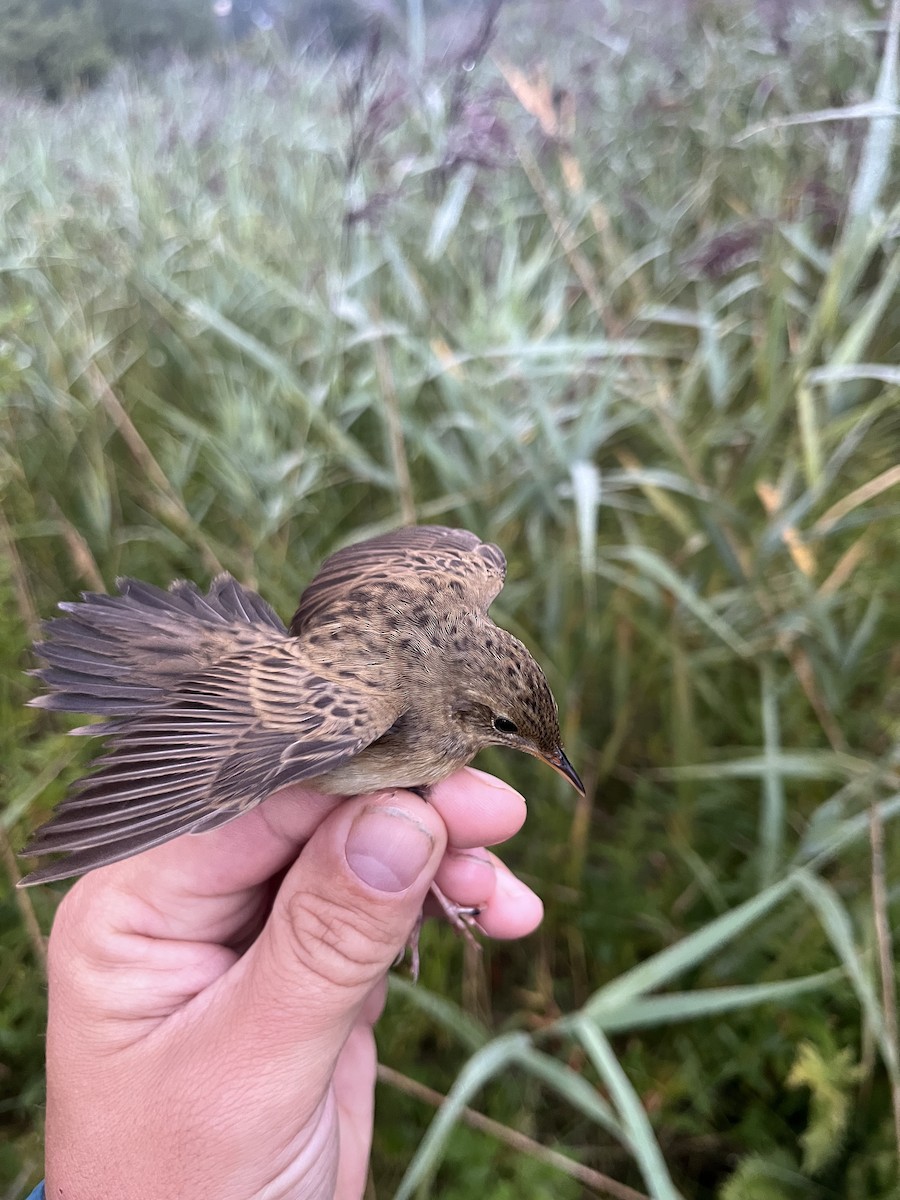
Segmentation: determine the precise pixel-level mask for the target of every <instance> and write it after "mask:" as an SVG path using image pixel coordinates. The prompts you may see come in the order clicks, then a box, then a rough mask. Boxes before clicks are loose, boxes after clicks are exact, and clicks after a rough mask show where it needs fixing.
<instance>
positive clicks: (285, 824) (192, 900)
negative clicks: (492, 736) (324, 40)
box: [92, 768, 525, 944]
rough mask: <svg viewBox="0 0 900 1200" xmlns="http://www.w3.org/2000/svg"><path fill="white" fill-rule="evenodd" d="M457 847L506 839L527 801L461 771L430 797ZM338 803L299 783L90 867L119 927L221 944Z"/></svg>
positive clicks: (495, 781) (518, 823)
mask: <svg viewBox="0 0 900 1200" xmlns="http://www.w3.org/2000/svg"><path fill="white" fill-rule="evenodd" d="M429 799H432V801H433V805H434V808H435V810H436V811H437V812H438V814H439V815H440V817H441V819H442V820H443V821H444V823H445V825H446V826H447V829H448V833H449V837H450V841H451V844H453V845H454V846H458V847H466V846H479V845H493V844H495V843H496V842H498V841H502V840H504V839H505V838H507V837H511V836H512V834H514V833H515V832H516V831H517V830H518V829H519V828H520V826H521V824H522V822H523V820H524V816H525V802H524V800H523V799H522V797H521V796H520V795H519V794H518V792H515V791H514V790H513V789H512V788H510V787H508V786H507V785H506V784H504V783H502V782H501V781H500V780H499V779H496V778H494V776H491V775H485V774H484V772H481V771H475V770H473V769H471V768H463V769H462V770H460V771H457V772H456V773H455V774H454V775H451V776H450V777H449V778H448V779H445V780H444V781H443V782H442V783H440V784H437V785H436V786H435V787H434V788H433V789H431V791H430V793H429ZM340 803H341V798H340V797H335V796H323V795H322V794H321V793H319V792H313V791H310V790H309V789H306V788H303V787H302V786H299V785H293V786H291V787H288V788H284V789H283V790H282V791H280V792H276V793H275V794H273V795H272V796H270V797H269V798H268V799H267V800H265V801H263V803H262V804H261V805H260V806H259V807H258V808H255V809H253V810H251V811H250V812H248V813H245V814H244V815H243V816H241V817H238V818H236V819H235V820H234V821H232V822H230V823H229V824H227V825H223V826H221V827H220V828H219V829H215V830H210V831H209V832H207V833H203V834H196V835H193V834H185V835H184V836H182V837H179V838H176V839H175V840H174V841H172V842H168V843H166V844H165V845H162V846H157V847H155V848H154V849H152V850H147V851H145V852H144V853H143V854H140V855H137V856H136V857H135V858H132V859H126V860H125V861H123V862H119V863H113V864H112V865H111V866H108V867H101V868H99V869H98V870H97V871H95V872H93V876H94V879H93V880H92V886H98V885H99V884H100V883H101V881H102V882H104V883H105V884H106V885H107V886H111V887H112V888H113V889H114V891H115V892H116V893H118V895H119V897H120V899H121V900H123V901H124V903H119V904H111V905H105V906H104V909H105V913H106V914H107V919H108V920H109V921H110V922H111V923H114V925H115V927H116V929H117V930H118V931H120V932H122V931H124V932H131V933H138V934H141V935H144V936H147V937H154V938H168V939H176V940H191V941H209V942H219V943H222V944H228V943H229V942H230V941H231V940H232V939H233V938H234V937H236V936H238V934H239V933H240V931H241V930H244V929H246V926H247V922H248V917H252V915H253V913H254V911H255V910H256V909H257V907H258V906H259V904H260V903H261V902H264V901H265V900H266V899H267V897H266V896H265V895H263V894H262V893H261V892H260V889H261V885H263V884H266V883H267V882H268V881H269V880H271V879H272V878H273V877H274V876H277V875H278V874H279V873H280V872H281V871H283V870H284V869H285V868H286V867H288V866H289V865H290V864H291V863H292V862H293V861H294V860H295V859H296V858H297V856H298V855H299V853H300V851H301V849H302V847H303V845H304V844H305V842H306V841H307V840H308V839H309V837H310V836H311V834H312V833H313V831H314V830H315V829H316V828H317V827H318V826H319V824H320V823H321V822H322V820H323V819H324V818H325V817H326V816H327V815H328V813H329V812H331V811H332V810H333V809H334V808H336V807H337V806H338V805H339V804H340Z"/></svg>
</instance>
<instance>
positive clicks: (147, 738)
mask: <svg viewBox="0 0 900 1200" xmlns="http://www.w3.org/2000/svg"><path fill="white" fill-rule="evenodd" d="M505 570H506V562H505V559H504V557H503V554H502V553H501V551H500V550H499V549H498V548H497V547H496V546H492V545H489V544H486V543H483V542H481V541H480V540H479V539H478V538H477V537H476V536H475V535H474V534H472V533H468V532H466V531H465V530H459V529H446V528H443V527H440V526H418V527H414V528H407V529H400V530H397V531H395V532H393V533H388V534H385V535H383V536H382V537H377V538H373V539H371V540H370V541H367V542H362V543H360V544H358V545H355V546H349V547H347V548H345V549H344V550H340V551H338V553H337V554H334V555H332V557H331V558H329V559H328V560H327V561H326V563H325V564H324V566H323V567H322V569H321V570H320V572H319V574H318V575H317V576H316V577H315V579H314V580H313V581H312V583H311V584H310V585H309V587H308V588H307V589H306V591H305V592H304V593H303V595H302V596H301V598H300V607H299V608H298V609H297V612H296V614H295V616H294V619H293V621H292V623H291V627H290V630H289V631H288V630H287V629H285V627H284V626H283V625H282V623H281V621H280V620H279V619H278V617H277V616H276V615H275V613H274V612H273V611H272V609H271V608H269V606H268V605H267V604H266V603H265V602H264V601H263V600H261V599H260V598H259V596H257V595H255V594H254V593H253V592H250V591H248V590H247V589H245V588H242V587H241V586H240V585H239V584H238V583H236V582H235V580H234V579H232V578H231V577H230V576H228V575H222V576H220V577H219V578H218V579H216V580H215V581H214V583H213V584H212V586H211V588H210V590H209V592H208V593H207V594H206V595H202V594H201V593H200V591H199V590H198V589H197V588H196V587H195V586H194V585H193V584H191V583H186V582H184V581H179V582H176V583H173V584H172V585H171V587H170V588H169V590H168V591H163V590H161V589H159V588H156V587H152V586H151V585H150V584H146V583H140V582H137V581H135V580H123V581H121V582H120V584H119V591H120V595H118V596H107V595H89V594H88V595H85V596H84V597H83V600H82V601H81V602H80V603H72V604H61V605H60V608H61V609H62V610H63V611H64V612H65V614H66V615H65V616H63V617H59V618H57V619H55V620H52V621H49V622H47V624H46V626H45V632H46V640H45V641H44V642H43V643H42V644H40V645H39V646H37V651H38V653H39V654H40V655H41V657H42V658H44V660H45V661H46V662H47V664H48V665H47V666H45V667H42V668H40V669H39V670H38V671H36V672H35V674H36V675H38V676H40V678H41V679H42V680H43V681H44V683H45V684H46V685H47V686H48V688H49V692H48V694H47V695H44V696H41V697H39V698H38V699H36V700H33V701H32V702H31V703H32V704H34V705H37V706H39V707H41V708H48V709H60V710H64V711H68V712H84V713H92V714H95V715H97V716H100V717H102V718H103V720H102V721H101V722H100V723H99V724H94V725H90V726H88V727H86V728H85V729H82V730H79V731H77V732H80V733H85V734H91V735H94V734H99V735H101V736H103V737H104V738H106V739H107V741H108V746H107V749H106V752H105V753H104V754H103V755H102V756H101V757H100V758H98V759H97V760H96V761H95V762H94V764H93V768H92V772H91V774H89V775H88V776H87V777H86V778H84V779H83V780H81V782H80V783H79V784H78V785H77V786H76V788H75V789H74V791H73V793H72V794H71V795H70V796H69V797H68V798H67V799H65V800H64V801H63V802H62V803H61V804H60V805H59V806H58V807H57V809H56V811H55V812H54V814H53V817H52V818H51V820H50V821H48V822H47V824H46V825H44V826H42V827H41V828H40V829H39V830H38V831H37V833H36V834H35V835H34V837H33V838H32V840H31V842H30V843H29V844H28V846H27V847H26V849H25V851H24V853H25V854H26V855H28V856H31V855H36V856H42V855H45V854H61V855H63V856H64V857H62V858H61V859H59V860H57V861H54V862H52V863H51V864H50V865H47V866H43V867H40V868H39V869H38V870H36V871H34V872H32V874H30V875H28V876H27V877H26V878H25V879H23V880H22V883H23V884H25V885H28V884H34V883H43V882H46V881H48V880H54V879H62V878H65V877H66V876H69V875H77V874H81V873H82V872H84V871H89V870H91V869H93V868H94V867H97V866H101V865H103V864H105V863H111V862H116V861H118V860H119V859H122V858H127V857H129V856H130V855H132V854H137V853H139V852H140V851H142V850H146V849H149V848H150V847H151V846H156V845H159V844H160V843H162V842H165V841H168V840H169V839H170V838H174V837H177V836H178V835H179V834H182V833H187V832H191V833H200V832H202V831H204V830H207V829H214V828H216V826H218V825H223V824H225V822H227V821H230V820H232V819H233V818H235V817H237V816H239V815H240V814H241V813H242V812H246V811H247V810H248V809H249V808H252V807H253V806H254V805H256V804H258V803H259V802H260V801H261V800H263V799H264V798H265V797H266V796H267V795H269V794H270V793H271V792H273V791H275V790H276V789H278V788H281V787H284V786H285V785H286V784H290V783H300V782H302V783H305V784H307V785H308V786H309V787H310V788H314V789H317V790H319V791H322V792H325V793H328V794H335V795H351V794H355V793H360V792H369V791H375V790H379V789H382V788H389V787H416V788H423V787H427V786H428V785H429V784H433V783H436V782H437V781H438V780H440V779H443V778H445V777H446V776H447V775H449V774H451V773H452V772H453V771H455V770H456V769H457V768H458V767H460V766H462V765H463V764H465V763H467V762H468V761H469V760H470V759H471V758H472V757H473V756H474V755H475V754H476V753H477V751H478V750H480V749H482V748H483V747H484V746H487V745H506V746H512V747H514V748H516V749H519V750H524V751H526V752H527V753H529V754H534V755H536V756H537V757H539V758H542V759H544V760H545V761H547V762H549V763H550V764H551V765H552V766H554V767H555V768H556V769H557V770H558V771H560V772H561V773H562V774H563V775H565V776H566V778H567V779H569V781H570V782H571V783H572V784H573V785H574V786H575V787H577V788H578V789H579V790H583V789H582V788H581V783H580V780H579V779H578V776H577V775H576V774H575V771H574V769H573V768H572V766H571V765H570V763H569V762H568V759H567V758H566V756H565V754H564V752H563V750H562V746H561V742H560V733H559V723H558V720H557V713H556V705H555V703H554V700H553V697H552V695H551V694H550V689H549V687H548V685H547V681H546V679H545V678H544V675H543V672H542V671H541V669H540V667H539V666H538V665H537V663H536V662H535V661H534V659H533V658H532V657H531V655H530V654H529V652H528V651H527V650H526V649H525V647H524V646H523V645H522V643H521V642H519V641H517V640H516V638H514V637H513V636H512V635H511V634H510V633H508V632H507V631H506V630H504V629H500V628H499V627H498V626H496V625H495V624H494V623H493V622H492V621H491V620H490V618H489V617H488V616H487V610H488V607H489V606H490V604H491V602H492V601H493V599H494V598H495V596H496V595H497V593H498V592H499V591H500V589H501V587H502V586H503V579H504V574H505Z"/></svg>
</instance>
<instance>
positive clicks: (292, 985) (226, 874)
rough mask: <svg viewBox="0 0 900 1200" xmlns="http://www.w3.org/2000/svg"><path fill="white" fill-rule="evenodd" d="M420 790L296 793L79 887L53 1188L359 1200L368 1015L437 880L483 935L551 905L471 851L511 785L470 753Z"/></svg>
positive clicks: (64, 998)
mask: <svg viewBox="0 0 900 1200" xmlns="http://www.w3.org/2000/svg"><path fill="white" fill-rule="evenodd" d="M429 801H430V802H429V803H426V802H425V801H423V800H420V799H419V798H418V797H417V796H415V795H413V794H412V793H410V792H405V791H397V792H390V793H382V794H380V795H377V796H362V797H356V798H354V799H352V800H347V801H344V802H342V803H340V804H339V805H338V806H337V807H335V800H334V797H325V796H321V795H318V794H316V793H312V792H306V791H304V790H303V789H302V788H300V787H292V788H290V789H285V791H283V792H280V793H278V794H277V795H275V796H272V797H270V798H269V799H268V800H267V801H265V803H264V804H262V805H261V806H260V807H259V808H257V809H254V810H253V811H251V812H249V813H247V814H246V815H245V816H243V817H241V818H240V819H239V820H237V821H235V822H234V823H232V824H230V825H226V826H224V827H222V828H221V829H218V830H214V831H212V832H210V833H205V834H203V835H201V836H197V837H191V836H186V837H181V838H178V839H177V840H176V841H174V842H170V843H168V844H166V845H163V846H159V847H157V848H156V849H154V850H149V851H147V852H146V853H144V854H141V855H139V856H137V857H136V858H132V859H127V860H125V861H123V862H119V863H115V864H113V865H112V866H109V867H103V868H101V869H99V870H96V871H94V872H92V873H91V874H89V875H87V876H86V877H85V878H83V879H81V880H79V881H78V883H76V884H75V886H74V887H73V888H72V890H71V891H70V892H69V894H68V895H67V896H66V897H65V899H64V900H63V902H62V903H61V905H60V907H59V911H58V913H57V917H56V921H55V923H54V927H53V932H52V935H51V938H50V1017H49V1023H48V1031H47V1136H46V1172H47V1184H46V1195H47V1197H48V1198H49V1200H96V1198H97V1197H98V1196H109V1197H113V1196H115V1197H116V1200H163V1198H165V1200H172V1198H173V1197H185V1198H187V1197H191V1196H201V1195H203V1196H214V1197H216V1200H262V1198H263V1197H265V1200H325V1198H327V1200H332V1197H335V1198H336V1200H358V1198H359V1197H361V1196H362V1194H363V1190H364V1187H365V1181H366V1174H367V1169H368V1160H369V1151H370V1146H371V1136H372V1116H373V1104H374V1084H375V1068H376V1057H375V1042H374V1037H373V1034H372V1025H373V1024H374V1022H375V1021H376V1020H377V1018H378V1016H379V1014H380V1012H381V1008H382V1005H383V1002H384V995H385V979H386V974H387V971H388V969H389V968H390V966H391V964H392V963H393V962H394V960H395V958H396V956H397V954H398V953H399V951H400V950H401V949H402V947H403V946H404V944H405V942H406V940H407V938H408V936H409V934H410V931H411V929H412V927H413V925H414V924H415V921H416V918H417V916H418V913H419V912H420V910H421V907H422V904H423V901H424V899H425V896H426V894H427V892H428V889H429V887H430V885H431V883H432V881H436V882H437V884H438V886H439V887H440V888H441V890H442V891H443V892H444V894H445V895H446V896H448V897H449V898H450V899H451V900H453V901H455V902H456V903H457V904H461V905H466V906H480V907H481V908H482V913H481V916H480V917H479V920H478V925H479V927H480V928H481V929H482V930H483V931H484V932H485V933H486V934H488V935H489V936H491V937H498V938H513V937H521V936H524V935H525V934H527V933H530V932H531V931H532V930H533V929H534V928H536V926H537V925H538V924H539V922H540V919H541V915H542V908H541V902H540V900H539V899H538V898H537V896H535V895H534V893H533V892H531V891H530V890H529V889H528V888H527V887H526V886H525V885H524V884H522V883H521V882H520V881H519V880H517V879H516V878H515V877H514V876H513V875H512V874H511V873H510V872H509V871H508V869H507V868H505V867H504V866H503V865H502V864H501V863H500V862H499V861H498V860H497V859H495V858H494V857H493V856H492V855H490V854H489V853H488V852H487V851H485V850H484V849H481V847H483V846H487V845H492V844H494V843H496V842H499V841H503V840H505V839H506V838H509V837H511V836H512V835H513V834H514V833H515V832H516V831H517V830H518V829H519V828H520V826H521V825H522V822H523V821H524V819H525V805H524V801H523V800H522V798H521V796H519V795H518V794H517V793H516V792H514V791H512V789H510V788H508V787H507V786H506V785H505V784H502V783H501V782H500V781H499V780H496V779H493V778H492V777H491V776H489V775H485V774H483V773H482V772H480V771H475V770H473V769H472V768H464V769H463V770H461V771H459V772H457V773H456V774H455V775H453V776H451V777H450V778H449V779H446V780H444V781H443V782H442V783H440V784H437V785H436V786H435V787H433V788H431V789H430V791H429ZM304 843H305V845H304ZM301 846H302V847H303V848H302V852H301V851H300V848H301ZM298 853H299V858H298Z"/></svg>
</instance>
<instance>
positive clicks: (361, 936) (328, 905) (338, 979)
mask: <svg viewBox="0 0 900 1200" xmlns="http://www.w3.org/2000/svg"><path fill="white" fill-rule="evenodd" d="M283 916H284V921H285V924H286V926H287V934H288V937H289V938H290V941H291V949H292V953H293V956H294V958H295V960H296V961H297V962H299V964H300V966H301V967H302V968H304V969H305V970H306V971H308V972H309V973H310V974H312V975H315V976H318V977H319V978H321V979H322V980H323V981H324V982H326V983H329V984H331V985H333V986H336V987H345V988H346V987H355V986H364V985H366V984H369V983H371V982H372V981H373V980H374V979H376V978H377V977H378V976H379V975H380V974H381V973H382V972H383V971H385V970H386V969H387V967H389V966H390V964H391V962H392V961H393V959H394V957H395V955H396V952H397V950H398V949H399V946H397V945H396V940H397V939H396V934H395V933H394V931H392V930H391V929H390V927H389V926H388V923H387V922H386V921H385V920H384V919H379V915H378V913H377V912H376V911H375V910H373V909H371V908H369V909H366V910H364V909H362V908H360V907H358V906H355V905H354V904H353V903H352V901H351V900H350V899H349V898H348V900H347V901H343V900H341V899H340V898H338V897H335V896H331V895H328V896H326V895H323V894H321V893H320V892H315V891H308V890H300V891H297V892H294V893H293V894H292V895H291V896H290V897H288V898H287V900H286V903H285V905H284V908H283Z"/></svg>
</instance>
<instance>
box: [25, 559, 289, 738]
mask: <svg viewBox="0 0 900 1200" xmlns="http://www.w3.org/2000/svg"><path fill="white" fill-rule="evenodd" d="M118 588H119V592H120V594H119V595H118V596H107V595H103V594H96V593H85V594H84V596H83V597H82V600H81V601H80V602H76V603H65V604H60V606H59V607H60V608H61V609H62V611H63V612H64V613H66V616H64V617H56V618H55V619H53V620H51V621H47V622H45V624H44V634H45V640H44V641H43V642H39V643H38V644H37V645H36V646H35V651H36V652H37V654H39V655H40V657H41V658H43V659H44V660H45V661H46V663H47V664H48V665H47V666H45V667H39V668H37V670H35V671H32V672H31V674H33V675H36V676H37V677H38V678H39V679H41V680H42V681H43V682H44V683H45V684H46V685H47V687H48V688H49V691H48V692H47V694H45V695H43V696H37V697H36V698H35V699H33V700H30V701H29V704H31V705H32V706H34V707H35V708H48V709H54V710H59V711H63V712H81V713H93V714H94V715H96V716H102V717H113V718H115V717H129V716H134V715H135V714H136V713H137V712H139V711H141V710H142V709H144V708H148V707H152V706H153V704H154V702H156V701H159V700H160V699H162V698H163V697H164V696H165V695H166V694H168V692H170V691H171V689H172V688H173V687H175V686H177V684H178V683H179V682H181V681H182V680H184V679H187V678H189V677H190V676H191V675H193V674H196V673H198V672H199V671H203V670H205V669H206V668H207V667H209V666H211V665H212V664H213V663H214V662H216V661H217V660H218V659H219V658H221V657H223V655H224V654H227V653H229V652H233V651H234V649H236V648H240V644H241V642H242V641H244V642H245V643H246V644H252V643H258V642H260V641H271V640H272V638H273V637H276V636H280V637H285V636H287V630H286V629H285V627H284V625H283V624H282V622H281V621H280V620H279V619H278V617H277V616H276V615H275V613H274V612H273V611H272V609H271V608H270V607H269V606H268V604H266V602H265V601H264V600H262V599H261V598H260V597H259V596H257V595H256V594H255V593H254V592H251V591H248V590H247V589H246V588H243V587H241V586H240V584H238V583H237V582H236V581H235V580H234V579H232V577H231V576H230V575H220V576H219V577H218V578H217V579H215V580H214V581H213V584H212V586H211V587H210V590H209V592H208V593H207V594H206V595H203V594H202V593H201V592H200V591H199V589H198V588H197V587H196V586H195V585H194V584H192V583H187V582H185V581H182V580H179V581H178V582H176V583H173V584H172V586H171V587H170V588H169V590H168V591H164V590H163V589H162V588H157V587H153V586H152V585H151V584H149V583H141V582H140V581H138V580H135V579H121V580H119V581H118ZM235 627H237V628H235ZM260 635H262V636H260ZM235 643H237V645H236V644H235ZM84 732H85V733H89V734H95V733H99V732H103V726H97V725H93V726H88V727H87V728H86V729H85V730H84Z"/></svg>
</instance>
